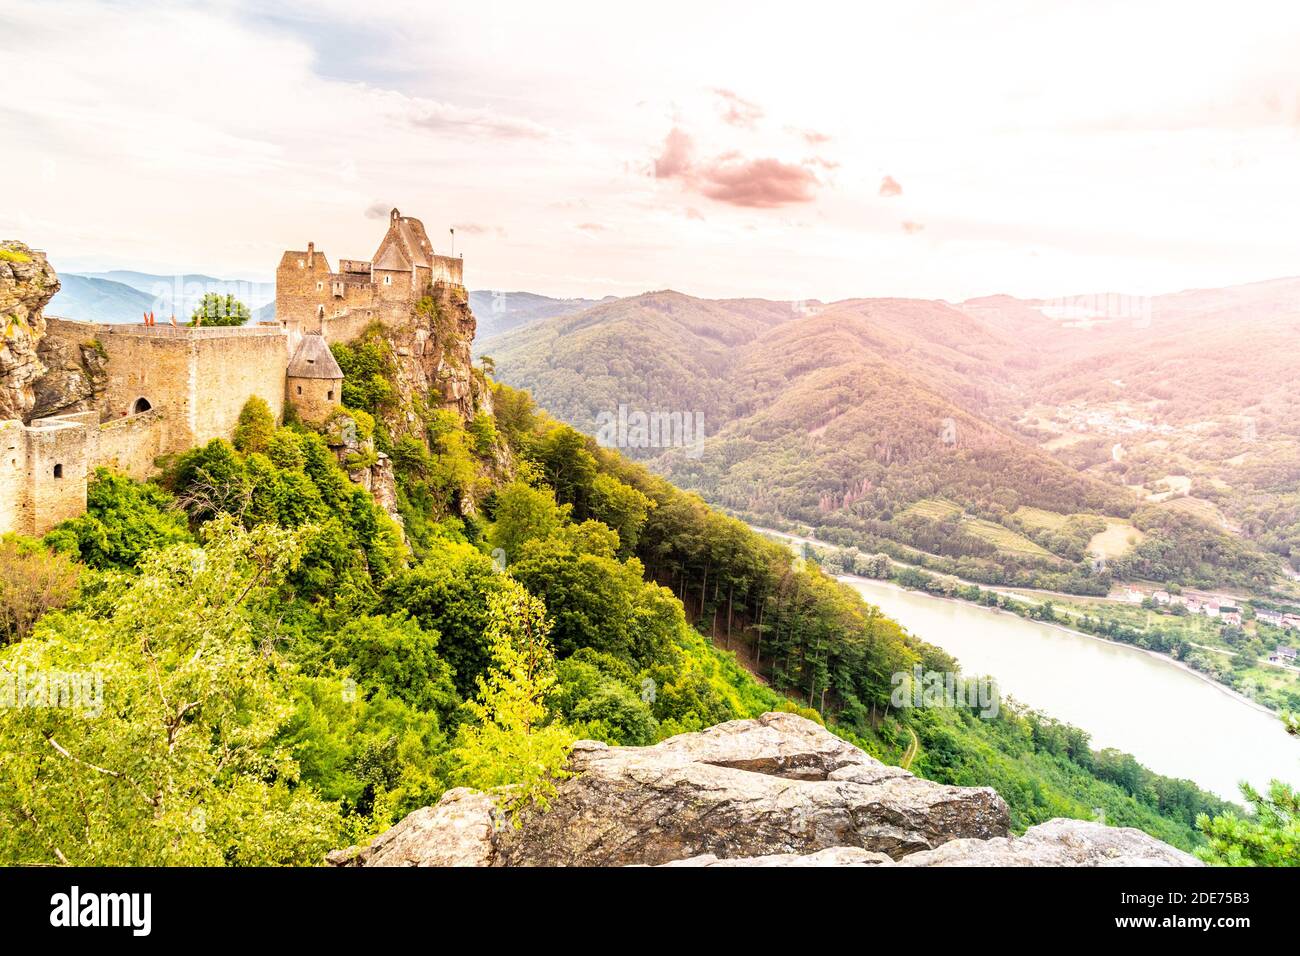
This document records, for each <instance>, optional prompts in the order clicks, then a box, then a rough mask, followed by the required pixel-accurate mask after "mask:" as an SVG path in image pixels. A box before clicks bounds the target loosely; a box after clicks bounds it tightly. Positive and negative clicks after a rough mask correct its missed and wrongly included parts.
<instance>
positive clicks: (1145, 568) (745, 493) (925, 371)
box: [483, 280, 1300, 591]
mask: <svg viewBox="0 0 1300 956" xmlns="http://www.w3.org/2000/svg"><path fill="white" fill-rule="evenodd" d="M1288 281H1289V280H1288ZM1289 294H1290V293H1289V286H1288V285H1287V283H1286V282H1284V283H1281V284H1261V287H1260V288H1259V289H1258V290H1252V289H1244V290H1227V291H1224V292H1220V293H1217V294H1211V293H1181V294H1178V295H1174V296H1168V297H1159V298H1157V299H1155V300H1153V302H1152V304H1151V306H1150V310H1149V312H1145V313H1143V314H1142V315H1141V317H1140V318H1141V319H1142V321H1140V322H1128V321H1118V322H1105V321H1091V322H1077V321H1074V320H1073V319H1072V318H1071V317H1068V316H1067V317H1066V318H1065V319H1063V318H1062V317H1061V316H1060V315H1059V314H1058V313H1057V312H1055V311H1053V309H1052V308H1051V307H1050V305H1049V304H1047V303H1043V302H1041V301H1034V300H1021V299H1014V298H1011V297H1008V296H996V297H990V298H987V299H979V300H972V301H970V302H966V303H961V304H960V305H952V304H949V303H945V302H939V301H928V300H909V299H852V300H845V301H842V302H835V303H829V304H820V303H817V304H813V305H811V306H809V305H808V304H805V303H801V304H792V303H788V302H769V301H765V300H755V299H736V300H701V299H695V298H692V297H690V296H686V295H682V294H680V293H676V292H670V291H665V292H654V293H646V294H644V295H640V296H634V297H631V298H627V299H620V300H615V301H612V302H608V301H607V302H602V303H601V304H599V305H596V306H594V307H592V308H589V309H586V310H583V311H579V312H574V313H571V314H567V315H562V316H556V317H552V318H547V319H540V320H537V321H534V322H532V323H531V324H529V325H527V326H525V327H520V328H516V329H515V330H513V331H509V332H506V333H503V334H499V335H497V336H494V337H493V338H492V339H490V340H489V341H487V342H485V343H484V346H483V350H484V351H485V352H488V353H490V354H491V355H492V356H493V357H494V360H495V362H496V367H497V374H498V376H499V377H500V378H502V379H503V380H504V381H506V382H508V383H510V384H515V385H520V386H522V387H525V388H528V389H529V390H530V391H531V392H532V393H533V394H534V395H536V396H537V397H538V399H539V401H540V402H541V404H542V405H543V406H544V407H546V408H547V409H549V410H550V411H551V412H552V413H554V414H556V415H557V416H559V417H561V418H563V419H564V420H565V421H568V422H569V423H571V424H573V425H574V426H575V427H577V428H580V429H582V430H584V431H587V432H589V433H593V434H594V433H597V432H598V431H599V428H600V424H601V422H602V421H606V420H609V419H610V418H612V417H615V416H617V415H618V414H619V410H620V408H622V409H623V415H624V417H626V416H627V415H629V414H631V415H634V414H635V413H636V412H637V411H641V412H645V413H647V414H648V415H652V416H653V414H654V413H662V414H677V415H680V416H685V420H686V421H687V422H700V421H702V423H703V431H704V434H705V436H706V437H705V438H704V439H703V441H702V442H701V443H698V444H697V443H695V442H693V441H691V440H682V441H679V442H676V443H674V442H672V441H665V440H664V439H663V436H659V439H658V440H657V441H656V440H653V439H652V440H649V441H645V442H644V443H643V444H644V445H645V446H647V447H635V446H636V445H638V444H639V442H638V440H637V436H636V435H635V434H634V435H633V436H632V437H631V438H630V439H626V436H624V437H625V439H626V440H625V447H624V448H623V450H624V451H625V452H627V453H629V454H632V455H634V456H636V457H639V458H641V459H643V460H648V461H649V462H650V463H651V464H652V466H653V467H655V468H656V469H657V470H659V471H661V472H662V473H664V474H665V475H666V476H667V477H669V478H670V479H671V480H672V481H674V482H675V483H678V484H680V485H682V486H684V487H687V488H690V489H693V490H696V491H698V492H700V493H701V494H702V495H703V496H704V497H705V498H706V499H708V500H710V501H713V502H714V503H717V504H719V505H722V506H724V507H726V508H728V509H730V510H732V511H733V512H735V513H737V514H739V515H741V516H744V517H747V518H749V519H751V520H756V521H761V522H771V523H782V522H784V523H785V524H786V525H790V524H802V525H806V526H810V527H812V528H814V529H816V530H817V531H818V533H819V535H820V536H822V537H826V538H828V539H829V540H834V541H837V542H839V543H842V544H853V545H856V546H859V547H871V548H880V549H884V550H888V551H890V552H891V553H893V554H895V556H897V557H902V558H904V559H907V560H917V561H919V562H921V563H929V564H930V565H931V566H934V567H937V568H940V569H943V570H950V571H955V572H958V573H961V574H963V575H965V576H969V577H973V578H977V579H982V580H989V581H995V582H1016V583H1034V584H1038V585H1042V586H1057V587H1064V588H1066V589H1071V590H1091V591H1098V590H1104V588H1105V587H1107V586H1109V581H1110V579H1111V577H1112V576H1122V577H1138V576H1144V575H1155V576H1157V579H1160V580H1163V579H1165V578H1169V579H1171V580H1172V579H1176V578H1177V576H1178V575H1179V574H1180V573H1183V572H1184V571H1185V572H1186V574H1187V575H1188V577H1189V580H1192V579H1194V580H1195V581H1196V583H1200V584H1208V583H1220V584H1229V583H1231V584H1236V585H1239V586H1243V587H1252V588H1259V589H1268V588H1269V587H1271V586H1272V584H1273V583H1274V578H1275V577H1276V568H1277V566H1276V565H1275V564H1271V563H1270V560H1269V559H1268V558H1266V557H1265V556H1263V555H1262V554H1260V552H1259V549H1260V548H1264V549H1267V550H1271V551H1273V552H1274V553H1276V554H1279V555H1282V556H1289V555H1290V553H1291V552H1290V550H1289V548H1290V545H1289V544H1284V543H1278V542H1276V541H1269V540H1265V539H1266V535H1264V534H1262V533H1260V534H1256V535H1255V539H1256V544H1255V545H1249V544H1246V543H1244V542H1242V541H1241V540H1240V535H1238V534H1236V531H1237V530H1239V529H1238V528H1236V527H1228V526H1226V525H1225V523H1224V522H1222V521H1220V522H1216V521H1215V520H1214V515H1216V514H1222V513H1228V514H1231V513H1235V512H1234V509H1233V508H1232V507H1230V506H1227V503H1226V502H1225V508H1224V510H1223V511H1222V512H1220V511H1217V510H1216V509H1214V508H1205V507H1200V506H1196V507H1191V508H1189V507H1187V506H1188V504H1189V502H1188V501H1187V497H1188V495H1187V489H1186V488H1183V490H1182V492H1181V493H1179V492H1168V493H1158V492H1153V491H1152V489H1150V488H1147V487H1146V486H1145V485H1144V484H1142V482H1141V481H1139V479H1149V480H1152V481H1154V480H1155V479H1156V478H1164V477H1165V476H1168V475H1175V474H1177V472H1175V471H1170V470H1169V469H1172V468H1175V467H1184V468H1190V466H1189V465H1187V464H1186V463H1184V462H1179V461H1176V460H1175V461H1168V462H1164V463H1161V464H1159V465H1153V464H1152V463H1151V461H1149V460H1147V459H1149V457H1150V455H1149V454H1148V453H1147V452H1143V451H1142V450H1141V448H1140V447H1139V446H1138V443H1137V439H1138V438H1141V439H1143V442H1142V444H1147V443H1149V441H1150V440H1151V439H1155V438H1158V437H1159V436H1161V435H1165V434H1173V433H1174V432H1176V431H1177V430H1178V429H1180V428H1188V427H1190V425H1194V424H1196V423H1194V422H1193V423H1189V421H1188V420H1189V419H1196V418H1197V417H1198V416H1199V415H1202V414H1215V415H1218V416H1220V418H1222V419H1223V421H1228V419H1226V418H1224V416H1226V415H1235V414H1241V413H1243V411H1244V410H1249V409H1252V408H1253V409H1256V411H1259V410H1260V409H1268V408H1272V407H1276V408H1277V409H1278V414H1279V418H1280V420H1281V422H1282V424H1281V425H1280V426H1279V427H1281V428H1283V429H1285V428H1292V427H1293V424H1294V422H1295V421H1296V414H1295V410H1293V409H1292V408H1291V407H1290V405H1289V404H1287V403H1288V401H1289V399H1288V397H1287V396H1285V395H1284V394H1283V393H1284V392H1285V389H1284V388H1280V387H1278V386H1277V384H1276V382H1274V383H1271V384H1268V385H1266V386H1258V385H1256V386H1250V385H1246V384H1244V383H1239V382H1238V381H1237V378H1240V376H1237V375H1233V374H1232V373H1231V369H1232V368H1233V367H1234V365H1235V364H1238V363H1239V361H1240V360H1239V359H1237V358H1232V357H1230V358H1228V359H1226V360H1225V358H1224V356H1225V355H1227V356H1233V355H1234V354H1239V350H1237V352H1236V353H1234V350H1233V348H1232V345H1231V340H1232V339H1233V338H1234V337H1235V338H1236V339H1237V340H1238V341H1254V340H1258V341H1260V342H1261V343H1264V342H1267V343H1270V346H1269V347H1270V348H1271V349H1272V350H1273V354H1272V355H1271V356H1270V357H1269V358H1268V359H1267V364H1268V365H1269V368H1270V370H1271V371H1270V375H1271V377H1272V378H1274V379H1278V380H1279V381H1286V379H1285V375H1286V374H1288V372H1287V369H1288V368H1292V366H1294V365H1295V360H1294V359H1292V358H1291V356H1290V354H1289V353H1288V352H1287V351H1286V350H1285V349H1283V348H1282V347H1281V340H1280V339H1281V337H1284V336H1285V335H1286V334H1288V330H1290V329H1291V327H1292V326H1291V324H1290V323H1292V322H1293V321H1294V319H1293V318H1291V317H1289V316H1288V314H1287V313H1286V312H1285V311H1284V310H1282V309H1281V308H1280V307H1281V305H1283V304H1284V303H1285V302H1286V301H1287V296H1288V295H1289ZM1079 298H1081V299H1083V298H1084V297H1079ZM1093 298H1094V299H1096V300H1100V301H1104V299H1103V297H1093ZM1112 299H1113V297H1112ZM1225 302H1226V303H1228V304H1227V305H1226V306H1225V305H1224V304H1223V303H1225ZM1269 302H1273V303H1275V304H1276V305H1277V306H1278V308H1275V309H1270V308H1269V307H1268V305H1267V303H1269ZM1144 307H1145V303H1144ZM1252 316H1254V317H1255V318H1253V319H1252V318H1251V317H1252ZM1228 318H1231V319H1232V321H1233V327H1231V328H1229V329H1227V330H1225V329H1224V328H1222V323H1224V322H1225V321H1226V320H1227V319H1228ZM1243 326H1246V328H1245V329H1243ZM1182 328H1187V329H1190V330H1193V331H1192V332H1190V333H1188V334H1186V335H1182V334H1173V332H1174V330H1176V329H1182ZM1153 329H1154V330H1156V331H1154V332H1153ZM1161 330H1164V331H1165V332H1166V333H1168V334H1163V335H1162V334H1161ZM1201 331H1203V332H1204V334H1203V335H1202V334H1200V333H1201ZM1207 342H1208V343H1211V345H1210V349H1209V352H1208V354H1206V347H1205V344H1204V343H1207ZM1215 369H1219V370H1220V373H1221V375H1227V377H1228V380H1227V381H1224V382H1223V387H1222V388H1220V389H1219V390H1218V391H1217V393H1216V394H1215V395H1212V396H1211V397H1209V398H1202V397H1199V396H1198V389H1201V390H1202V391H1203V383H1204V382H1205V381H1206V380H1207V376H1208V377H1209V380H1210V381H1214V382H1218V381H1220V378H1219V377H1216V376H1215V373H1214V371H1213V370H1215ZM1115 370H1119V371H1118V374H1117V373H1116V371H1115ZM1292 372H1294V369H1293V368H1292ZM1124 376H1128V377H1131V378H1132V379H1133V384H1132V385H1131V386H1130V384H1129V383H1128V381H1127V379H1126V378H1124ZM1112 379H1118V384H1117V383H1116V381H1112ZM1291 380H1294V376H1293V378H1292V379H1291ZM1229 386H1231V387H1229ZM1116 402H1120V403H1122V404H1125V405H1126V407H1127V406H1132V408H1131V409H1129V412H1128V413H1125V414H1121V411H1120V410H1116V409H1112V408H1110V405H1112V404H1114V403H1116ZM1270 403H1271V404H1270ZM665 421H667V419H665ZM1198 427H1199V426H1198ZM1215 427H1220V428H1222V427H1225V426H1223V422H1220V423H1219V424H1218V425H1216V426H1215ZM1125 429H1128V430H1127V431H1125ZM1113 430H1117V431H1116V434H1115V435H1112V434H1111V431H1113ZM1274 433H1275V429H1274V426H1273V424H1272V423H1271V422H1270V424H1269V426H1268V429H1267V432H1266V434H1268V435H1270V436H1272V435H1273V434H1274ZM1279 434H1280V433H1279ZM684 437H685V438H687V439H689V438H692V437H693V436H689V435H687V436H684ZM1124 441H1132V442H1133V443H1134V458H1133V464H1134V467H1136V466H1137V465H1138V464H1139V463H1141V462H1145V465H1144V467H1145V468H1146V471H1143V472H1141V473H1140V474H1139V473H1137V472H1134V473H1133V474H1129V471H1128V470H1126V466H1125V465H1124V455H1123V454H1122V453H1119V452H1116V453H1115V454H1114V457H1112V454H1111V453H1112V451H1113V449H1114V447H1115V446H1116V444H1122V443H1123V442H1124ZM674 444H676V445H678V446H680V447H673V445H674ZM627 445H631V446H633V447H626V446H627ZM1261 450H1262V449H1261ZM1144 455H1146V457H1145V458H1144V457H1143V456H1144ZM1116 459H1118V460H1116ZM1261 460H1262V461H1266V462H1268V463H1269V467H1271V468H1272V469H1273V471H1274V472H1276V471H1277V470H1278V468H1279V465H1278V462H1279V461H1281V462H1286V461H1289V460H1291V459H1288V458H1287V456H1286V455H1283V456H1282V457H1280V458H1279V457H1278V456H1276V455H1274V454H1272V453H1271V452H1270V453H1269V454H1267V455H1262V456H1261ZM1282 467H1283V471H1284V472H1285V466H1282ZM1152 469H1154V470H1155V471H1159V472H1160V474H1159V475H1152V474H1149V473H1148V472H1150V471H1151V470H1152ZM1246 471H1247V472H1248V471H1249V467H1247V469H1246ZM1287 477H1289V475H1288V474H1284V475H1283V476H1281V479H1280V480H1284V479H1285V478H1287ZM1274 478H1275V479H1278V476H1277V475H1275V476H1274ZM1162 487H1165V486H1162ZM1180 487H1181V486H1180ZM1197 487H1198V488H1199V486H1197ZM934 500H940V501H944V502H948V503H949V504H950V505H951V507H952V509H953V513H952V514H940V513H938V512H934V511H927V510H926V509H924V508H922V509H919V510H918V509H917V508H915V507H914V506H915V505H916V504H917V503H918V502H924V501H934ZM1285 501H1286V499H1285V498H1284V496H1282V494H1281V492H1280V491H1275V492H1274V493H1273V495H1272V497H1271V498H1269V499H1268V501H1267V502H1266V503H1263V504H1261V503H1260V502H1259V501H1256V502H1255V504H1254V507H1255V508H1256V509H1257V511H1258V509H1260V508H1268V507H1277V506H1279V504H1280V503H1281V504H1284V503H1285ZM1190 504H1193V505H1195V504H1196V503H1195V502H1190ZM1017 512H1019V513H1020V515H1021V516H1023V515H1024V514H1026V513H1038V514H1044V513H1046V514H1051V515H1055V516H1056V517H1057V519H1059V520H1057V521H1054V522H1047V523H1044V522H1043V521H1036V522H1035V521H1031V522H1026V521H1024V520H1022V517H1017ZM1296 513H1297V515H1298V516H1300V509H1297V512H1296ZM1170 514H1176V516H1177V520H1173V519H1172V518H1170ZM1088 516H1093V517H1092V518H1091V519H1088ZM1248 517H1252V520H1253V523H1252V522H1251V521H1246V520H1243V521H1242V526H1247V527H1251V528H1254V529H1255V530H1257V531H1258V530H1260V528H1261V527H1262V526H1263V525H1264V524H1266V523H1267V522H1266V521H1265V520H1264V519H1261V518H1259V517H1258V513H1256V514H1254V515H1253V516H1248ZM999 529H1001V530H999ZM1116 529H1120V530H1116ZM1207 555H1208V556H1209V557H1207ZM1216 556H1217V557H1216ZM1099 559H1100V560H1104V561H1105V562H1108V563H1107V564H1106V567H1105V571H1104V572H1103V571H1102V570H1100V569H1099V567H1097V566H1096V565H1097V564H1098V562H1099ZM1216 560H1217V562H1218V564H1219V565H1221V566H1222V567H1221V568H1220V570H1219V571H1215V572H1213V573H1211V574H1210V576H1211V577H1217V578H1218V580H1217V581H1207V580H1206V575H1207V573H1209V572H1207V571H1206V568H1207V567H1210V566H1213V565H1215V562H1216ZM1220 572H1221V573H1220Z"/></svg>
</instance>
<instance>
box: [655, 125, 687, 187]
mask: <svg viewBox="0 0 1300 956" xmlns="http://www.w3.org/2000/svg"><path fill="white" fill-rule="evenodd" d="M694 150H695V144H694V143H693V142H692V141H691V138H690V136H688V135H687V134H686V133H685V132H683V131H682V130H681V129H679V128H678V127H676V126H674V127H673V128H672V129H670V130H669V131H668V136H667V138H666V139H665V140H664V151H663V152H662V153H660V154H659V158H658V159H656V160H655V179H672V178H673V177H674V176H680V175H682V174H683V173H685V172H686V171H687V170H688V169H689V168H690V165H691V153H692V152H694Z"/></svg>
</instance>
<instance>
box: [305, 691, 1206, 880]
mask: <svg viewBox="0 0 1300 956" xmlns="http://www.w3.org/2000/svg"><path fill="white" fill-rule="evenodd" d="M569 769H570V770H571V771H572V772H574V773H575V776H574V777H572V778H570V779H567V780H565V781H563V782H562V783H560V784H559V786H558V789H557V793H556V794H555V797H554V799H553V800H552V801H551V808H550V809H549V810H548V811H547V812H546V813H543V814H537V813H531V814H528V815H526V816H525V818H524V819H523V821H522V826H521V827H519V828H516V827H514V826H513V825H511V823H510V822H508V821H507V820H505V819H504V818H503V817H502V816H501V815H500V814H499V813H498V812H497V811H496V809H495V804H494V801H493V799H492V797H490V796H489V795H487V794H483V793H478V792H476V791H472V790H466V789H458V790H452V791H449V792H448V793H447V794H446V795H444V796H443V798H442V800H440V801H439V802H438V804H437V805H436V806H433V807H426V808H424V809H422V810H417V811H416V812H414V813H412V814H410V815H409V816H408V817H406V819H404V820H403V821H402V822H401V823H399V824H398V825H397V826H395V827H393V828H392V829H391V830H389V831H387V832H386V833H383V834H381V835H380V836H379V837H378V838H376V839H375V841H374V842H373V843H372V844H371V845H370V846H368V847H364V848H358V847H351V848H349V849H348V850H342V851H335V852H334V853H331V854H330V856H329V862H330V863H332V864H334V865H336V866H537V865H541V866H573V865H583V866H625V865H652V866H653V865H672V866H692V867H696V866H894V865H903V866H1136V865H1167V866H1188V865H1195V864H1196V861H1195V860H1194V859H1192V858H1191V857H1190V856H1188V855H1187V854H1185V853H1182V852H1181V851H1179V850H1175V849H1174V848H1173V847H1170V846H1166V845H1165V844H1163V843H1161V842H1160V841H1158V840H1155V839H1152V838H1151V837H1149V836H1147V835H1146V834H1144V833H1142V832H1140V831H1138V830H1127V829H1111V828H1108V827H1104V826H1101V825H1099V824H1095V823H1085V822H1081V821H1077V820H1053V821H1051V822H1049V823H1045V824H1042V825H1040V826H1037V827H1033V828H1031V829H1030V830H1029V831H1028V832H1027V833H1026V834H1025V835H1024V836H1022V837H1010V836H1009V834H1008V813H1007V807H1006V804H1005V803H1004V802H1003V801H1002V798H1001V797H999V796H998V795H997V794H996V793H994V792H993V791H992V790H991V789H989V788H986V787H980V788H976V787H950V786H944V785H942V784H937V783H933V782H931V781H928V780H923V779H921V778H919V777H916V776H913V775H912V774H911V773H909V772H907V771H906V770H902V769H901V768H899V767H891V766H889V765H887V764H883V763H881V762H880V761H878V760H876V759H875V758H873V757H871V756H869V755H868V754H866V753H864V752H862V751H861V750H859V749H858V748H856V747H853V746H852V745H850V744H848V743H845V742H844V741H842V740H840V739H839V738H838V737H835V736H834V735H833V734H831V733H829V732H828V731H827V730H826V729H825V728H823V727H821V726H820V725H818V724H816V723H814V722H812V721H810V720H806V719H805V718H802V717H798V716H795V715H793V714H775V713H773V714H764V715H763V716H762V717H759V718H757V719H754V720H735V721H730V722H728V723H725V724H719V725H717V726H716V727H711V728H709V729H708V730H705V731H701V732H699V733H691V734H680V735H679V736H676V737H673V738H671V739H669V740H665V741H663V742H662V743H660V744H657V745H655V746H653V747H609V746H606V745H605V744H600V743H593V742H591V741H582V742H580V743H579V744H577V745H576V746H575V748H574V751H573V755H572V759H571V760H570V764H569Z"/></svg>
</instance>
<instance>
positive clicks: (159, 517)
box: [45, 468, 192, 571]
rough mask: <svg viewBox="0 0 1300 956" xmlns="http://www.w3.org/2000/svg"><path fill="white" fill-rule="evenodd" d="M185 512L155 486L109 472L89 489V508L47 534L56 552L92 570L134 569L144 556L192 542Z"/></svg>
mask: <svg viewBox="0 0 1300 956" xmlns="http://www.w3.org/2000/svg"><path fill="white" fill-rule="evenodd" d="M190 540H192V539H191V536H190V532H189V527H188V523H187V522H186V520H185V514H184V512H182V511H181V510H180V509H178V508H177V507H176V502H175V501H173V500H172V498H171V496H170V495H168V494H167V493H166V492H165V491H163V490H162V489H161V488H159V487H158V486H157V485H154V484H141V483H140V482H137V481H132V480H131V479H130V478H127V477H126V476H125V475H119V474H117V473H116V472H111V471H109V470H107V469H106V468H100V469H97V470H96V471H95V477H94V479H93V480H92V481H91V482H90V485H89V487H88V488H87V489H86V510H85V512H84V513H83V514H81V515H79V516H78V517H76V518H73V519H71V520H70V521H65V522H63V523H62V524H61V525H59V526H58V527H56V528H55V529H54V530H52V531H51V532H50V533H49V534H47V535H46V536H45V541H46V543H47V544H49V545H50V546H51V547H52V548H54V549H55V550H56V551H60V552H63V553H64V554H68V555H71V556H72V557H75V558H77V559H78V560H80V561H82V562H83V563H85V564H88V565H90V566H91V567H92V568H98V569H101V570H105V569H110V568H111V569H116V570H123V571H125V570H129V569H131V568H134V567H135V566H136V564H137V563H138V562H139V560H140V558H141V556H142V555H144V554H145V552H147V551H150V550H153V549H155V548H164V547H167V546H168V545H171V544H177V543H179V542H182V541H190Z"/></svg>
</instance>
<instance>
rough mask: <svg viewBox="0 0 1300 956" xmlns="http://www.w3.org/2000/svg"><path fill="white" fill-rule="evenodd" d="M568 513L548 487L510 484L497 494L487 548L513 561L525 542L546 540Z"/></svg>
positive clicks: (517, 482)
mask: <svg viewBox="0 0 1300 956" xmlns="http://www.w3.org/2000/svg"><path fill="white" fill-rule="evenodd" d="M569 511H570V508H569V506H568V505H557V504H556V503H555V492H553V491H552V490H551V489H550V488H546V487H542V488H532V487H530V486H528V485H526V484H524V483H523V482H521V481H513V482H511V483H510V484H508V485H506V486H505V487H504V488H502V489H501V491H499V492H498V493H497V501H496V510H495V514H494V515H493V518H494V520H493V523H492V528H491V529H490V530H489V531H488V545H489V546H490V547H491V548H492V549H493V550H496V549H498V548H499V549H500V550H501V551H503V552H504V553H505V557H506V560H507V561H514V560H515V559H516V558H517V557H518V556H519V553H520V551H521V550H522V549H523V546H524V542H526V541H538V540H542V539H545V538H549V537H550V536H551V535H552V534H553V533H554V532H555V531H556V530H557V529H559V527H560V526H561V525H562V524H563V523H564V522H565V520H566V519H567V518H568V515H569Z"/></svg>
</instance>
